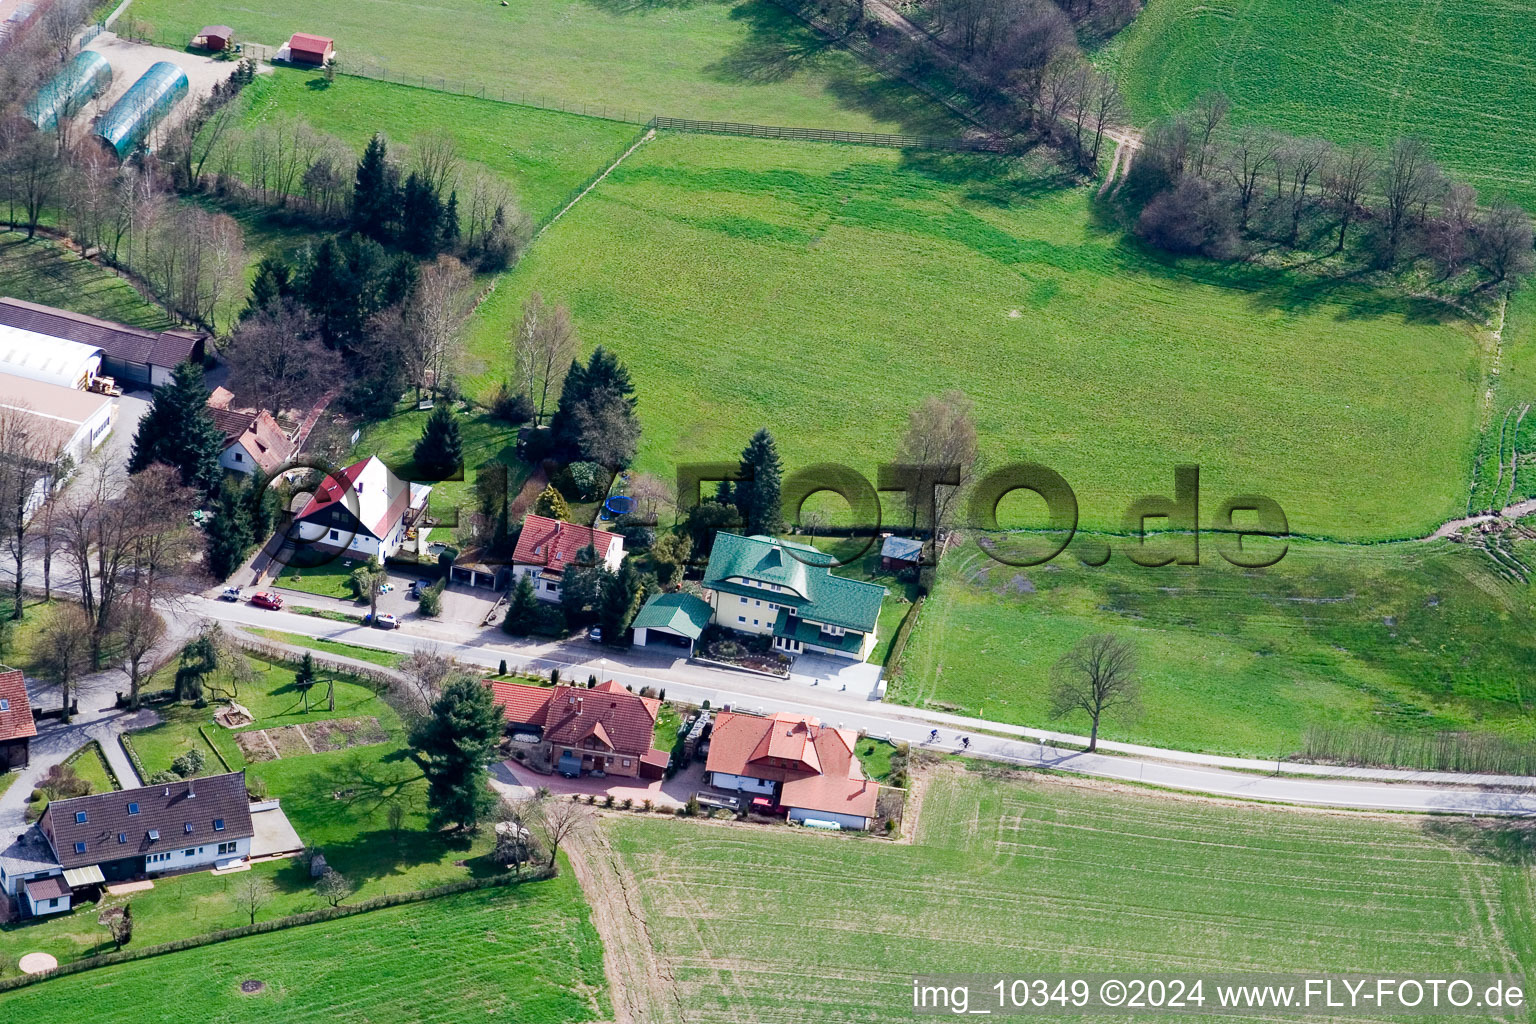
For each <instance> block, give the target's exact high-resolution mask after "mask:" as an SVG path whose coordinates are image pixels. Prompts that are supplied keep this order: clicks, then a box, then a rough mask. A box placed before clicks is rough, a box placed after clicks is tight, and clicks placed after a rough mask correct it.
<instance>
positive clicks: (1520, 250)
mask: <svg viewBox="0 0 1536 1024" xmlns="http://www.w3.org/2000/svg"><path fill="white" fill-rule="evenodd" d="M1472 252H1473V258H1474V259H1475V260H1476V261H1477V265H1478V266H1479V267H1482V268H1483V269H1484V270H1486V271H1487V272H1488V274H1489V276H1490V277H1492V279H1493V280H1492V282H1491V283H1492V284H1496V285H1497V284H1503V283H1504V282H1506V281H1509V280H1512V279H1514V278H1519V277H1524V276H1525V275H1526V274H1529V273H1531V271H1532V269H1533V267H1536V259H1533V256H1532V253H1531V217H1530V214H1528V213H1526V212H1525V210H1524V209H1522V208H1521V207H1519V206H1516V205H1514V204H1513V203H1499V204H1497V205H1496V206H1494V207H1493V208H1492V209H1491V210H1489V211H1488V212H1487V213H1486V214H1484V215H1483V216H1482V217H1480V218H1478V220H1477V224H1476V225H1475V227H1474V228H1473V246H1472Z"/></svg>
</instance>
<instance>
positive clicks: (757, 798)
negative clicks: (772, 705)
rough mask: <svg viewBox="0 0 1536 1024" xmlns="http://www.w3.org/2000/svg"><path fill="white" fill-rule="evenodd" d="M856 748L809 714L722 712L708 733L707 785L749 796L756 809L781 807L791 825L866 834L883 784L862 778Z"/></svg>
mask: <svg viewBox="0 0 1536 1024" xmlns="http://www.w3.org/2000/svg"><path fill="white" fill-rule="evenodd" d="M857 742H858V733H856V732H855V731H854V730H852V729H834V728H832V727H831V726H827V725H823V724H822V723H821V720H820V719H818V718H812V717H809V716H806V715H795V714H790V713H787V712H781V713H779V714H776V715H770V716H767V717H764V716H761V715H747V714H742V713H740V712H733V711H722V712H720V714H719V715H718V716H717V717H716V718H715V725H714V731H713V732H712V733H710V737H709V754H708V757H707V758H706V760H705V762H704V779H705V781H706V782H707V783H708V784H709V785H711V786H713V787H714V788H716V789H720V790H726V791H729V792H732V793H736V794H741V795H744V796H747V797H750V798H751V801H752V805H753V806H754V807H757V808H761V809H763V810H770V811H771V810H775V809H782V810H784V811H785V812H786V813H787V816H788V818H789V820H790V821H798V822H801V823H807V824H822V823H826V822H831V823H834V824H836V825H837V826H838V827H840V828H846V829H865V828H868V827H869V823H870V820H871V819H872V818H873V817H874V816H875V802H876V798H877V797H878V795H879V792H880V786H879V784H878V783H876V782H874V781H873V780H871V779H868V778H866V777H865V775H864V767H863V765H861V764H860V763H859V758H858V755H857V754H855V753H854V744H855V743H857Z"/></svg>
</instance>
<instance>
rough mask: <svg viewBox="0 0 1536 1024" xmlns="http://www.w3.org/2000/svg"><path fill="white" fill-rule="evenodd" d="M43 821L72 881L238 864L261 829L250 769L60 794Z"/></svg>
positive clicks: (42, 827)
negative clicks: (249, 787)
mask: <svg viewBox="0 0 1536 1024" xmlns="http://www.w3.org/2000/svg"><path fill="white" fill-rule="evenodd" d="M38 828H39V829H40V830H41V832H42V834H43V837H44V838H45V839H47V841H48V845H49V847H50V848H51V849H52V851H53V855H54V857H55V858H57V859H58V862H59V866H60V867H62V868H63V869H64V880H65V881H66V882H67V883H68V884H69V885H70V886H71V888H75V887H78V886H81V885H89V884H93V883H100V882H102V881H109V882H110V881H118V880H122V879H128V878H139V877H142V876H144V875H161V874H166V873H168V872H178V871H192V870H196V869H198V868H206V867H228V866H233V865H236V864H239V863H241V862H242V861H244V860H245V859H246V858H247V857H248V856H249V855H250V852H251V839H252V837H254V836H255V834H256V830H255V828H254V827H253V825H252V823H251V805H250V800H249V798H248V797H247V795H246V790H245V772H243V771H239V772H230V773H228V774H225V775H210V776H207V777H205V778H201V779H181V780H178V781H176V782H170V783H165V784H162V785H155V786H143V787H140V788H138V789H125V790H119V791H116V792H112V793H93V794H91V795H90V796H81V797H75V798H73V799H69V800H55V801H53V802H52V803H50V804H49V805H48V809H47V810H46V811H44V812H43V816H42V818H41V819H40V820H39V821H38Z"/></svg>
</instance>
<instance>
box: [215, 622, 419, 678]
mask: <svg viewBox="0 0 1536 1024" xmlns="http://www.w3.org/2000/svg"><path fill="white" fill-rule="evenodd" d="M245 632H247V633H252V634H255V635H256V636H259V637H263V638H264V639H267V640H276V641H278V642H279V643H284V644H291V645H292V646H294V647H307V648H309V649H310V650H312V651H318V652H320V653H322V654H339V655H341V656H342V657H346V658H357V659H358V660H360V661H368V662H372V663H373V664H375V665H379V666H381V667H383V668H394V667H395V666H397V665H399V664H400V663H401V662H402V661H404V660H405V655H403V654H394V653H392V652H390V651H378V650H374V649H373V648H372V647H359V646H358V645H357V644H349V643H345V642H344V641H341V640H330V639H327V638H326V637H323V636H305V635H304V634H302V633H285V632H283V631H282V630H280V629H256V628H254V627H251V626H247V627H245Z"/></svg>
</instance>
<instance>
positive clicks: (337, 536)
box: [331, 530, 341, 540]
mask: <svg viewBox="0 0 1536 1024" xmlns="http://www.w3.org/2000/svg"><path fill="white" fill-rule="evenodd" d="M340 539H341V531H339V530H332V531H331V540H340Z"/></svg>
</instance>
